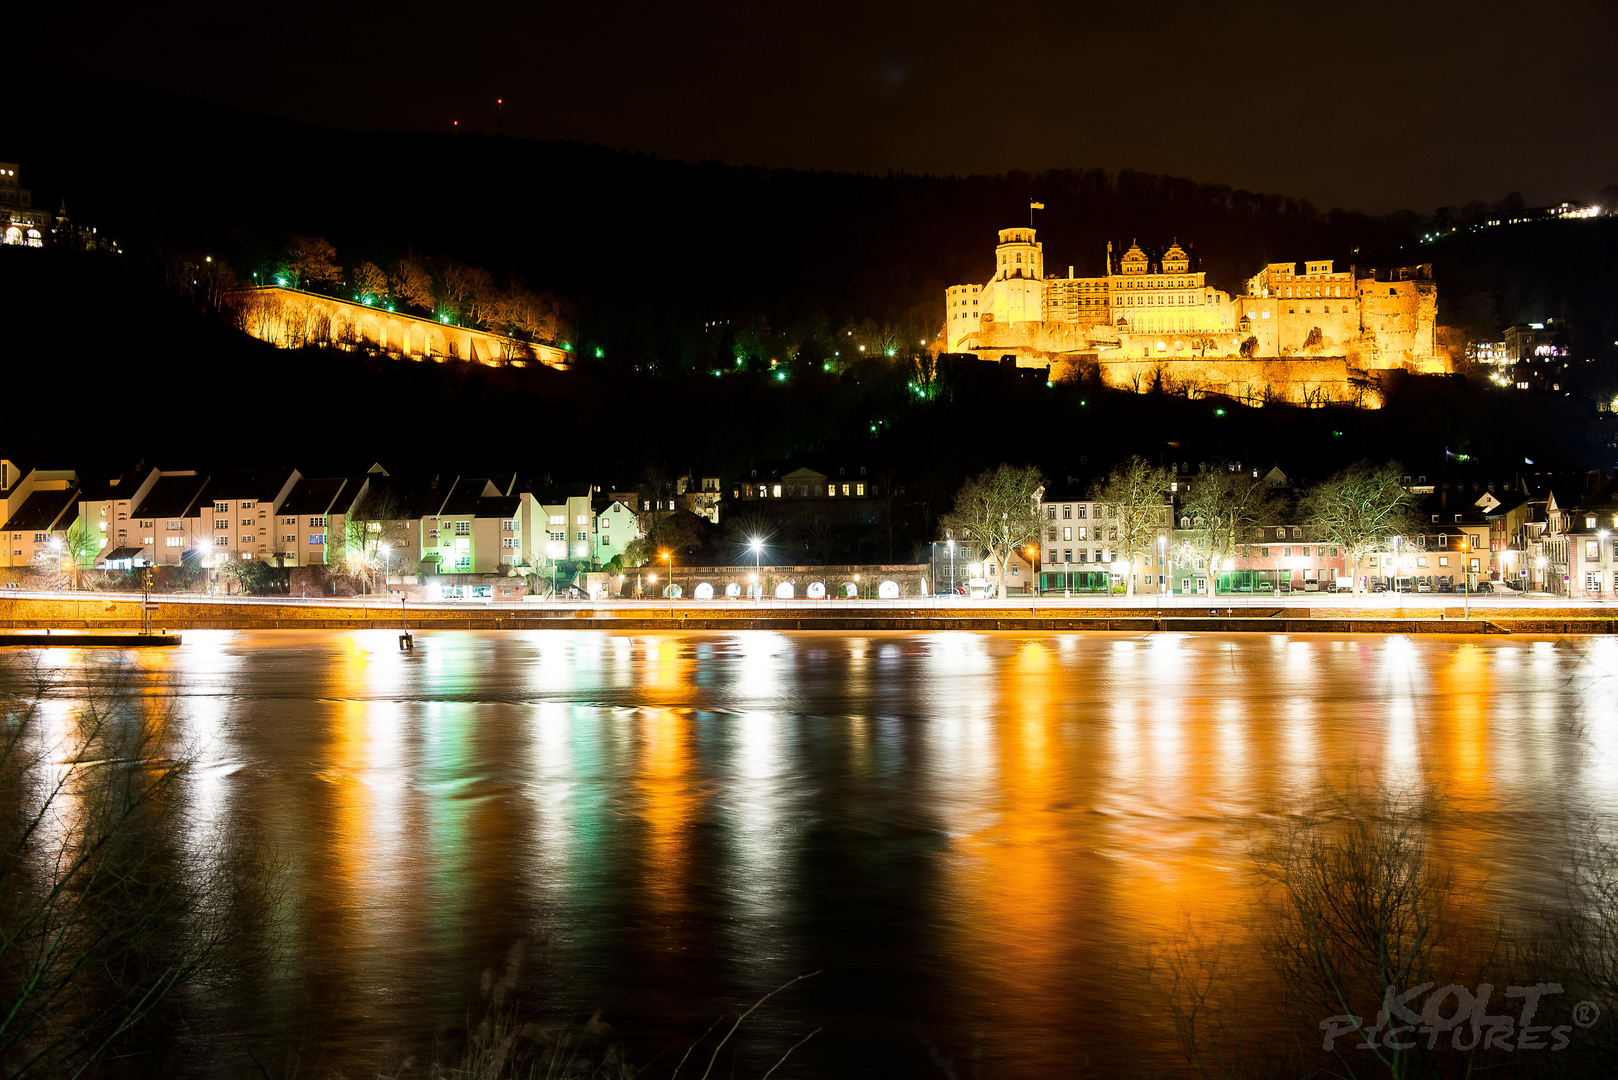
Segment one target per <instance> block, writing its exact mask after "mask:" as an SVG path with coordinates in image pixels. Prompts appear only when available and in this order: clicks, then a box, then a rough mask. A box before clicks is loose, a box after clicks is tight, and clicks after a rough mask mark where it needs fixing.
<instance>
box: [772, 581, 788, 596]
mask: <svg viewBox="0 0 1618 1080" xmlns="http://www.w3.org/2000/svg"><path fill="white" fill-rule="evenodd" d="M775 598H776V599H777V600H791V599H792V582H790V581H783V582H781V584H779V585H777V586H776V587H775Z"/></svg>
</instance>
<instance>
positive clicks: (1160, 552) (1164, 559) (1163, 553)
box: [1157, 533, 1169, 604]
mask: <svg viewBox="0 0 1618 1080" xmlns="http://www.w3.org/2000/svg"><path fill="white" fill-rule="evenodd" d="M1157 568H1158V569H1159V570H1161V571H1163V582H1164V586H1163V587H1159V588H1158V590H1157V592H1158V597H1157V602H1158V603H1160V604H1161V603H1162V602H1163V592H1164V587H1166V586H1167V585H1168V580H1169V534H1168V533H1158V534H1157Z"/></svg>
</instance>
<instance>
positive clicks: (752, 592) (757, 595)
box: [747, 581, 764, 600]
mask: <svg viewBox="0 0 1618 1080" xmlns="http://www.w3.org/2000/svg"><path fill="white" fill-rule="evenodd" d="M747 595H748V598H749V599H752V600H762V599H764V586H762V585H760V584H759V583H758V582H756V581H755V582H754V583H753V584H751V585H749V586H748V587H747Z"/></svg>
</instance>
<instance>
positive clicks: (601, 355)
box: [596, 349, 607, 359]
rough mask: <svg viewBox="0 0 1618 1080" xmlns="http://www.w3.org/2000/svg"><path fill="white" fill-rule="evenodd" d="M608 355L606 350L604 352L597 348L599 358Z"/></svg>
mask: <svg viewBox="0 0 1618 1080" xmlns="http://www.w3.org/2000/svg"><path fill="white" fill-rule="evenodd" d="M606 355H607V354H606V353H604V352H602V351H601V350H600V349H597V350H596V357H597V358H598V359H599V358H600V357H603V356H606Z"/></svg>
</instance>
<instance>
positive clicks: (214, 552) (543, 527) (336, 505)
mask: <svg viewBox="0 0 1618 1080" xmlns="http://www.w3.org/2000/svg"><path fill="white" fill-rule="evenodd" d="M0 501H3V520H4V522H5V524H4V526H3V527H0V535H3V537H4V544H3V547H0V566H4V567H34V566H40V565H42V564H46V563H51V562H54V561H57V560H72V561H74V562H75V563H77V564H78V565H81V566H82V565H92V566H95V567H100V568H105V569H131V568H136V567H146V566H179V565H183V564H185V563H188V562H195V563H196V564H198V565H203V566H211V567H218V566H220V565H221V564H223V563H226V562H231V561H246V560H255V559H256V560H260V561H264V562H271V563H274V564H276V565H278V566H285V567H306V566H336V565H340V564H347V567H346V568H347V569H350V570H357V569H360V568H362V567H363V568H366V569H374V568H375V567H377V566H380V567H382V568H383V569H384V571H387V570H394V569H396V570H397V571H398V572H399V573H400V574H401V575H416V576H419V575H433V576H460V577H465V578H467V579H470V578H472V577H480V576H481V577H491V576H511V575H516V574H520V573H527V572H532V571H538V570H542V569H544V568H546V567H553V566H555V565H556V564H559V563H562V562H569V561H584V562H596V563H603V564H604V563H609V562H611V561H612V560H613V559H615V558H617V557H619V556H621V555H622V553H623V551H624V549H625V548H626V547H627V546H628V545H629V544H630V543H631V542H633V541H634V540H635V539H636V538H637V537H638V536H639V535H640V532H639V528H638V521H637V517H636V510H635V505H636V504H637V502H638V501H639V500H638V499H637V497H636V496H635V494H634V493H632V492H609V491H604V490H603V489H602V488H601V487H600V486H597V485H591V484H586V483H578V484H552V483H548V482H544V481H543V480H541V481H533V480H529V479H526V478H524V477H521V476H519V475H516V474H508V475H503V476H494V477H490V476H462V475H457V474H451V473H423V474H393V473H390V472H389V471H388V470H387V469H385V468H384V467H382V466H381V465H380V464H379V465H373V466H372V467H371V468H370V469H369V470H368V471H366V472H364V473H360V474H356V475H350V476H306V475H304V474H303V473H302V472H300V471H299V470H298V469H296V468H287V467H281V468H272V469H257V470H237V471H232V472H225V473H219V474H211V473H208V472H205V471H201V470H196V469H180V470H169V469H161V468H156V467H139V468H133V469H130V470H127V471H123V472H110V473H105V474H96V475H80V474H79V473H77V472H75V471H74V470H71V469H47V468H21V467H19V466H18V465H16V464H15V463H13V462H12V461H10V460H6V459H0Z"/></svg>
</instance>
